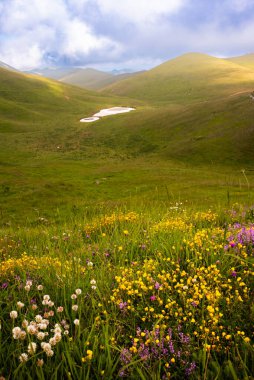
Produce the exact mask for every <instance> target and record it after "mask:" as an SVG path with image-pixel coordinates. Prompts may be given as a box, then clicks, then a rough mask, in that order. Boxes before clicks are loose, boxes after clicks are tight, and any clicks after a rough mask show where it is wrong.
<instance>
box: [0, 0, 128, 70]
mask: <svg viewBox="0 0 254 380" xmlns="http://www.w3.org/2000/svg"><path fill="white" fill-rule="evenodd" d="M2 4H4V6H3V10H2V13H1V15H0V33H1V34H2V42H1V45H0V60H1V61H3V62H6V63H8V64H10V65H12V66H14V67H16V68H18V69H29V68H31V67H34V66H41V65H46V64H47V58H46V57H47V56H49V55H51V54H53V56H54V54H55V55H56V56H57V57H60V59H61V57H64V58H65V59H66V58H67V59H68V58H69V59H70V60H72V61H73V60H74V59H77V60H78V59H79V58H82V57H83V58H85V57H86V56H87V57H88V56H89V55H90V54H92V53H93V54H94V53H96V54H100V52H103V51H105V50H106V49H108V50H109V51H110V55H111V56H114V55H116V54H119V52H120V50H121V46H120V44H119V43H117V42H115V41H113V40H111V39H110V38H106V37H104V36H101V35H96V34H95V33H94V32H93V31H92V29H91V27H90V26H89V25H87V23H86V22H84V21H83V20H82V19H81V18H80V19H78V18H77V17H74V16H73V15H72V14H71V12H69V10H68V8H67V6H66V3H65V1H64V0H54V1H52V0H30V1H26V0H11V1H8V0H5V2H4V3H2Z"/></svg>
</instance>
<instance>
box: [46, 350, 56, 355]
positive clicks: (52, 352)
mask: <svg viewBox="0 0 254 380" xmlns="http://www.w3.org/2000/svg"><path fill="white" fill-rule="evenodd" d="M45 352H46V355H47V356H53V355H54V351H53V350H48V351H45Z"/></svg>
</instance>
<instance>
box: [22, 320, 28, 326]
mask: <svg viewBox="0 0 254 380" xmlns="http://www.w3.org/2000/svg"><path fill="white" fill-rule="evenodd" d="M27 326H28V321H27V320H26V319H24V321H23V322H22V327H24V328H26V327H27Z"/></svg>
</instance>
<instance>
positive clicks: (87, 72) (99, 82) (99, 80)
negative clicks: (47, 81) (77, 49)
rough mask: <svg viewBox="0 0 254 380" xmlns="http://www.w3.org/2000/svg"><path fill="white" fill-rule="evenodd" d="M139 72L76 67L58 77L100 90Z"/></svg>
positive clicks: (80, 85)
mask: <svg viewBox="0 0 254 380" xmlns="http://www.w3.org/2000/svg"><path fill="white" fill-rule="evenodd" d="M137 74H139V73H124V74H116V75H114V74H112V73H106V72H104V71H99V70H95V69H89V68H87V69H76V70H74V71H73V72H71V73H69V74H67V75H66V76H64V77H61V78H59V80H60V81H61V82H64V83H69V84H73V85H75V86H79V87H82V88H87V89H90V90H100V89H102V88H104V87H106V86H109V85H111V84H113V83H117V82H119V81H122V80H124V79H127V78H129V77H133V76H135V75H137Z"/></svg>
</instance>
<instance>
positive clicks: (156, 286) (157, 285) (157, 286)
mask: <svg viewBox="0 0 254 380" xmlns="http://www.w3.org/2000/svg"><path fill="white" fill-rule="evenodd" d="M154 287H155V289H156V290H159V289H160V287H161V284H159V283H158V282H157V281H156V283H155V284H154Z"/></svg>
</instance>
